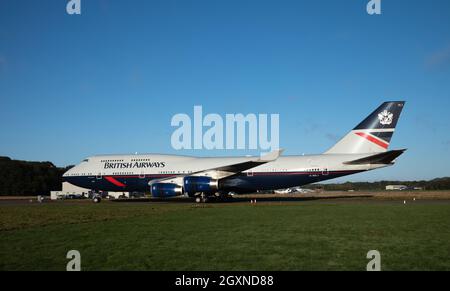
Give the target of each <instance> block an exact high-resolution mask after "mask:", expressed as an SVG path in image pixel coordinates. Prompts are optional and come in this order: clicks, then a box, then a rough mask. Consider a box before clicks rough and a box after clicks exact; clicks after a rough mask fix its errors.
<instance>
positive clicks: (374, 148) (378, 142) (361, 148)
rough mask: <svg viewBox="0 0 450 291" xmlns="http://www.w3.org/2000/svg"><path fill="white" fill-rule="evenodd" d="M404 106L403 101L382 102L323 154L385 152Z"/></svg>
mask: <svg viewBox="0 0 450 291" xmlns="http://www.w3.org/2000/svg"><path fill="white" fill-rule="evenodd" d="M404 105H405V102H404V101H391V102H384V103H383V104H381V105H380V106H379V107H378V108H377V109H376V110H375V111H373V112H372V113H371V114H370V115H369V116H368V117H367V118H366V119H364V120H363V121H362V122H361V123H359V124H358V125H357V126H356V127H355V128H354V129H353V130H352V131H350V132H349V133H348V134H347V135H346V136H344V137H343V138H342V139H341V140H339V141H338V142H337V143H336V144H335V145H334V146H332V147H331V148H330V149H329V150H328V151H326V152H325V154H361V153H383V152H386V151H387V149H388V147H389V143H390V141H391V138H392V136H393V134H394V131H395V126H396V125H397V122H398V119H399V117H400V113H401V112H402V109H403V106H404Z"/></svg>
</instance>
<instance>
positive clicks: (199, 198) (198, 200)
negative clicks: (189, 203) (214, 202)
mask: <svg viewBox="0 0 450 291" xmlns="http://www.w3.org/2000/svg"><path fill="white" fill-rule="evenodd" d="M202 200H203V199H202V197H200V196H197V197H195V203H200V202H202Z"/></svg>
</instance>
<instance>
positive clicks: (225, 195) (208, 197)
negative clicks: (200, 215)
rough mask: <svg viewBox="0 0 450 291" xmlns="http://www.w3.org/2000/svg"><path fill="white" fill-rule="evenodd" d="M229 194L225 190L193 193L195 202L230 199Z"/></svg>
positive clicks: (225, 200)
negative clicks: (212, 192) (213, 192)
mask: <svg viewBox="0 0 450 291" xmlns="http://www.w3.org/2000/svg"><path fill="white" fill-rule="evenodd" d="M230 197H231V196H230V195H229V194H228V193H225V192H217V193H215V194H214V195H207V194H205V193H198V194H196V195H195V202H196V203H207V202H210V201H215V202H227V201H229V200H230Z"/></svg>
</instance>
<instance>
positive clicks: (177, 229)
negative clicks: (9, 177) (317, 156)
mask: <svg viewBox="0 0 450 291" xmlns="http://www.w3.org/2000/svg"><path fill="white" fill-rule="evenodd" d="M449 223H450V202H449V201H443V202H441V203H434V202H432V201H431V202H429V203H426V202H419V201H417V202H411V203H407V204H406V205H404V204H403V202H402V201H368V202H366V201H364V200H361V201H360V200H358V201H303V202H289V203H258V204H257V205H251V204H250V203H226V204H205V205H194V204H191V203H112V202H106V201H105V202H102V203H100V204H92V203H90V202H88V201H85V202H58V203H43V204H37V203H28V204H26V203H23V204H20V205H19V204H11V205H8V204H6V205H0V270H65V266H66V263H67V262H68V260H67V259H66V253H67V252H68V251H69V250H72V249H75V250H78V251H80V253H81V268H82V270H365V268H366V264H367V262H368V259H366V254H367V252H368V251H369V250H372V249H375V250H378V251H380V253H381V264H382V269H383V270H450V243H449V242H450V224H449Z"/></svg>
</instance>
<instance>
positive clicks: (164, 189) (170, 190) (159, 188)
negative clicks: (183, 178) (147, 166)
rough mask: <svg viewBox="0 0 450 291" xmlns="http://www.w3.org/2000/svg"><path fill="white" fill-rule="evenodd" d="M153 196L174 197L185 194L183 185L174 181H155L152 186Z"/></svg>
mask: <svg viewBox="0 0 450 291" xmlns="http://www.w3.org/2000/svg"><path fill="white" fill-rule="evenodd" d="M150 192H151V193H152V196H153V197H173V196H180V195H183V187H181V186H180V185H177V184H172V183H155V184H152V185H151V187H150Z"/></svg>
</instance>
